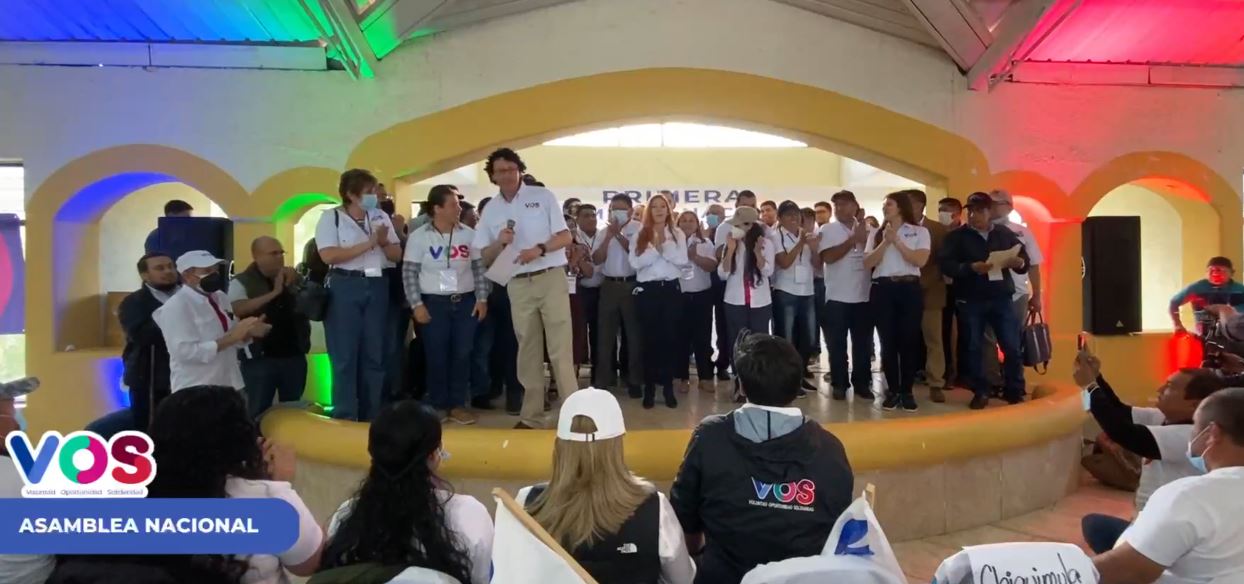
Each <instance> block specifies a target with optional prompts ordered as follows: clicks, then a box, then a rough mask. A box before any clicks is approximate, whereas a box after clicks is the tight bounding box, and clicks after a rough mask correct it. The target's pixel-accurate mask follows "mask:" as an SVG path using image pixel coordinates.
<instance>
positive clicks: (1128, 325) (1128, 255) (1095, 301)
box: [1081, 217, 1141, 335]
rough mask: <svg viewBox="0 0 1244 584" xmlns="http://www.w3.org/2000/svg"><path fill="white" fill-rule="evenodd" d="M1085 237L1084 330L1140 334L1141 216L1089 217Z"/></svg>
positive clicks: (1082, 259)
mask: <svg viewBox="0 0 1244 584" xmlns="http://www.w3.org/2000/svg"><path fill="white" fill-rule="evenodd" d="M1081 237H1082V242H1083V254H1084V255H1083V257H1081V262H1083V268H1082V269H1083V272H1082V274H1081V277H1082V279H1083V281H1084V329H1085V330H1087V331H1088V332H1091V333H1093V334H1095V335H1123V334H1128V333H1136V332H1140V328H1141V326H1140V270H1141V265H1140V217H1089V218H1087V219H1085V220H1084V224H1083V227H1082V228H1081Z"/></svg>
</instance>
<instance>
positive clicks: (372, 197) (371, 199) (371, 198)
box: [359, 193, 380, 211]
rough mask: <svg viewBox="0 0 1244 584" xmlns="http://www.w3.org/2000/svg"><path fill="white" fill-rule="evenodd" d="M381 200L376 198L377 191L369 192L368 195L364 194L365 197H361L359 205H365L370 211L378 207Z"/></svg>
mask: <svg viewBox="0 0 1244 584" xmlns="http://www.w3.org/2000/svg"><path fill="white" fill-rule="evenodd" d="M379 201H380V200H379V199H378V198H376V194H375V193H367V194H366V195H363V197H362V198H360V199H359V205H360V206H361V207H363V208H364V209H367V210H368V211H370V210H372V209H375V208H376V205H377V204H379Z"/></svg>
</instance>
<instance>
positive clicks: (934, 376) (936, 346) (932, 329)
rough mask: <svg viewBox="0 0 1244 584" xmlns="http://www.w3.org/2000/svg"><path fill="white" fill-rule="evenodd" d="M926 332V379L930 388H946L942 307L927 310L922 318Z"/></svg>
mask: <svg viewBox="0 0 1244 584" xmlns="http://www.w3.org/2000/svg"><path fill="white" fill-rule="evenodd" d="M920 331H921V332H922V333H924V351H925V357H924V379H925V383H926V384H928V386H929V388H930V389H945V388H946V351H945V347H943V346H942V309H941V308H934V309H933V310H927V309H926V310H925V311H924V315H923V316H922V317H921V318H920Z"/></svg>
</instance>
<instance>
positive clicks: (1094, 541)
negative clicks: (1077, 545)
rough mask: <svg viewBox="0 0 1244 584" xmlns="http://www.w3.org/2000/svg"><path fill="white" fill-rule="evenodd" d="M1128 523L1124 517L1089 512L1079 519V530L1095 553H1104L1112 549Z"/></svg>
mask: <svg viewBox="0 0 1244 584" xmlns="http://www.w3.org/2000/svg"><path fill="white" fill-rule="evenodd" d="M1129 525H1131V523H1128V521H1127V520H1126V519H1120V518H1118V517H1112V516H1110V515H1099V514H1097V513H1089V514H1088V515H1085V516H1084V517H1083V518H1082V519H1080V531H1081V533H1083V534H1084V541H1085V543H1088V546H1089V549H1091V550H1093V553H1095V554H1104V553H1106V552H1108V551H1110V550H1112V549H1114V544H1116V543H1118V541H1119V538H1120V537H1122V536H1123V532H1124V531H1126V530H1127V528H1128V526H1129Z"/></svg>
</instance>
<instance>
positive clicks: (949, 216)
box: [937, 211, 955, 225]
mask: <svg viewBox="0 0 1244 584" xmlns="http://www.w3.org/2000/svg"><path fill="white" fill-rule="evenodd" d="M954 217H955V216H954V214H953V213H951V212H950V211H941V212H939V213H938V214H937V220H938V222H940V223H941V224H942V225H950V223H951V221H954Z"/></svg>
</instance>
